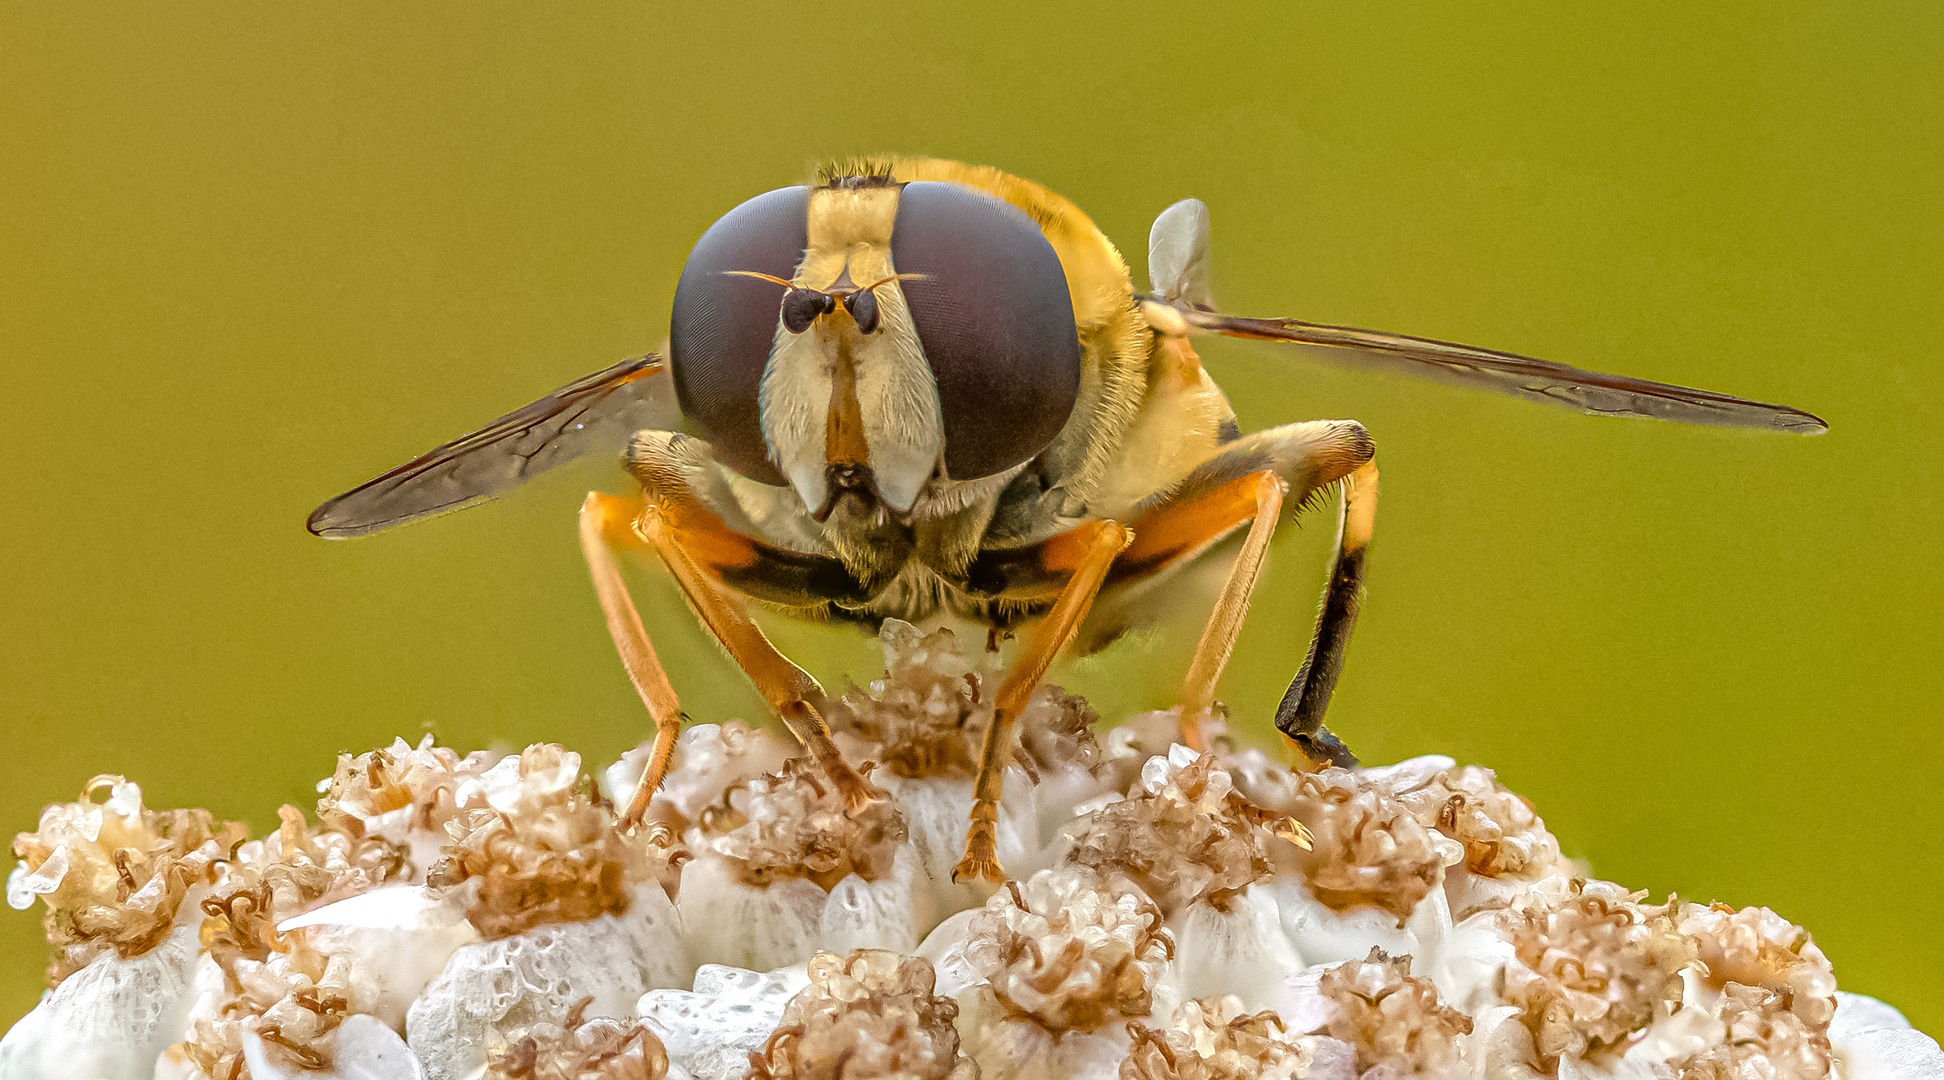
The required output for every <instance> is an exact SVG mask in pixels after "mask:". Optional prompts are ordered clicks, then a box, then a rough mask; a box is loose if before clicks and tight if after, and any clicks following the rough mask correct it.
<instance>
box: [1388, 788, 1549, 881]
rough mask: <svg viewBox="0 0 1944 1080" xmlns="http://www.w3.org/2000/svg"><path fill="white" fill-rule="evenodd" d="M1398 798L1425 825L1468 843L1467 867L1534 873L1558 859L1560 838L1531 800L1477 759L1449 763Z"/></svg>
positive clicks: (1495, 873) (1494, 873)
mask: <svg viewBox="0 0 1944 1080" xmlns="http://www.w3.org/2000/svg"><path fill="white" fill-rule="evenodd" d="M1397 801H1398V802H1399V803H1400V804H1402V805H1403V806H1404V807H1406V808H1407V809H1409V810H1410V811H1411V813H1412V814H1413V815H1414V816H1415V817H1416V818H1417V820H1418V823H1419V824H1421V825H1423V826H1424V827H1425V828H1427V829H1435V830H1437V831H1438V832H1440V833H1443V834H1444V835H1446V836H1448V837H1450V838H1451V839H1453V840H1456V841H1458V842H1459V843H1460V844H1463V845H1464V846H1465V863H1464V865H1465V869H1467V870H1469V871H1471V872H1472V873H1474V874H1481V875H1484V876H1486V877H1507V876H1512V875H1523V876H1528V877H1536V876H1538V875H1541V874H1545V873H1548V872H1550V871H1551V870H1552V869H1553V868H1554V867H1555V866H1557V865H1558V863H1559V842H1558V841H1556V840H1554V839H1553V836H1552V834H1551V833H1549V832H1547V831H1546V823H1545V822H1543V821H1541V820H1539V815H1537V814H1535V813H1533V812H1532V804H1531V803H1529V802H1527V801H1526V800H1525V799H1523V798H1521V797H1520V796H1518V795H1515V794H1513V793H1512V792H1511V791H1508V790H1507V789H1506V788H1505V786H1504V785H1502V784H1500V783H1499V782H1498V775H1497V774H1496V773H1494V772H1492V770H1490V769H1487V768H1484V767H1482V766H1478V765H1467V766H1465V767H1463V768H1460V769H1449V770H1446V771H1443V772H1440V773H1438V774H1437V775H1436V776H1433V777H1432V778H1431V779H1430V780H1429V781H1428V782H1426V783H1424V784H1421V785H1417V786H1414V787H1411V788H1410V789H1408V790H1400V791H1398V792H1397Z"/></svg>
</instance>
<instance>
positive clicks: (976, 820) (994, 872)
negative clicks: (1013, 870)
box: [952, 802, 1006, 885]
mask: <svg viewBox="0 0 1944 1080" xmlns="http://www.w3.org/2000/svg"><path fill="white" fill-rule="evenodd" d="M998 818H999V808H998V807H996V806H994V805H992V804H991V803H987V802H975V803H973V804H972V827H971V828H970V829H967V830H966V833H965V857H964V858H962V859H960V860H959V861H958V865H957V866H954V867H953V868H952V881H953V883H954V884H956V883H958V882H962V881H978V880H981V879H984V880H986V881H990V882H992V883H994V884H995V885H996V884H998V883H999V882H1002V881H1004V880H1006V871H1005V870H1004V869H1003V868H1001V867H1000V865H999V842H998V839H997V836H996V831H995V823H996V822H997V821H998Z"/></svg>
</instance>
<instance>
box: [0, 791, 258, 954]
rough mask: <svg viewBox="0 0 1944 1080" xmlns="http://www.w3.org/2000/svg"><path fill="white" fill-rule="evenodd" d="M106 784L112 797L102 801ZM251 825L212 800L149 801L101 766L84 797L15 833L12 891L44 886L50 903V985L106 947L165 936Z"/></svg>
mask: <svg viewBox="0 0 1944 1080" xmlns="http://www.w3.org/2000/svg"><path fill="white" fill-rule="evenodd" d="M103 789H107V790H109V792H110V795H109V798H108V799H107V800H106V801H105V802H104V803H96V802H95V801H94V800H93V795H94V794H95V793H96V792H98V791H101V790H103ZM247 835H248V832H247V830H245V829H244V827H243V826H242V825H241V824H239V823H237V822H233V821H232V822H220V823H219V822H218V821H217V820H216V818H215V815H213V814H211V813H210V812H209V811H207V810H166V811H155V810H148V809H144V808H143V806H142V793H141V789H140V788H139V787H137V786H136V785H134V784H131V783H129V782H128V781H126V780H124V779H123V778H121V777H119V776H97V777H95V778H94V779H93V780H91V781H89V782H88V786H87V788H86V789H85V790H84V791H83V792H82V795H81V799H80V801H78V802H73V803H54V804H52V805H50V806H48V807H47V808H46V809H45V810H43V811H41V817H40V827H39V828H38V829H37V830H36V831H34V832H30V833H21V834H19V835H18V836H16V837H15V838H14V855H15V856H16V857H17V858H19V859H20V868H19V869H17V870H16V871H15V872H14V873H15V877H14V878H13V879H12V880H11V881H10V882H9V887H8V891H9V894H10V895H9V899H10V900H12V901H13V902H14V903H15V906H17V907H25V906H26V905H27V904H28V903H29V902H31V896H32V895H35V894H38V895H39V896H40V898H41V901H42V903H44V904H46V905H47V918H46V921H45V928H46V931H47V941H48V944H49V945H50V946H52V947H53V950H54V956H53V958H52V960H51V961H50V963H49V965H48V983H49V985H54V984H57V983H59V982H60V981H61V980H62V979H64V978H66V977H67V976H68V975H70V974H72V973H73V972H75V971H78V970H80V969H81V968H82V967H84V966H86V965H87V963H88V962H89V961H91V960H93V959H94V958H95V957H97V956H100V955H102V954H104V953H106V952H109V951H113V952H114V953H115V954H116V955H118V956H120V957H121V958H122V959H125V960H126V959H132V958H134V957H137V956H140V955H142V954H143V953H146V952H148V951H149V950H150V949H153V948H155V947H156V946H157V945H159V944H161V943H162V941H163V939H165V938H167V937H168V936H169V931H170V929H171V928H172V926H173V924H174V923H175V920H176V915H177V913H178V912H179V911H180V910H181V907H182V901H183V899H184V898H185V897H186V896H187V895H188V891H189V888H190V887H191V886H192V885H198V884H203V883H206V882H208V881H210V880H211V879H212V878H213V877H214V876H215V867H216V863H217V861H218V860H220V859H221V858H223V857H224V856H226V855H227V854H228V853H229V849H230V848H231V847H233V846H234V845H236V844H238V843H240V842H242V840H243V839H244V837H245V836H247ZM22 892H24V893H26V894H27V895H26V897H25V898H23V897H22V896H20V895H19V894H20V893H22Z"/></svg>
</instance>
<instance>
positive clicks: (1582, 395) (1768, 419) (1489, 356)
mask: <svg viewBox="0 0 1944 1080" xmlns="http://www.w3.org/2000/svg"><path fill="white" fill-rule="evenodd" d="M1207 265H1208V210H1207V208H1206V207H1205V206H1203V205H1202V204H1201V203H1200V202H1199V201H1198V200H1195V199H1184V200H1183V201H1181V202H1179V203H1176V204H1175V205H1173V206H1171V207H1169V208H1168V209H1167V210H1165V211H1162V213H1161V216H1160V217H1157V218H1156V219H1155V221H1154V230H1153V232H1152V233H1151V234H1150V235H1149V238H1148V267H1149V270H1150V272H1151V273H1152V275H1153V286H1154V291H1153V292H1152V293H1151V294H1149V295H1147V296H1144V297H1141V298H1140V299H1141V300H1142V301H1143V302H1144V303H1149V304H1159V305H1164V306H1165V308H1167V309H1169V311H1171V312H1172V313H1173V315H1174V316H1176V317H1178V318H1179V320H1180V323H1181V324H1184V327H1183V328H1184V329H1187V330H1189V331H1190V332H1193V331H1199V332H1202V333H1216V334H1225V335H1227V336H1229V337H1241V338H1257V339H1260V340H1265V341H1282V342H1289V343H1292V344H1298V345H1314V346H1321V347H1323V348H1324V349H1327V350H1328V352H1327V353H1323V354H1321V355H1324V356H1326V357H1329V358H1333V359H1338V360H1344V361H1349V362H1351V363H1355V364H1357V365H1359V366H1371V367H1384V368H1389V369H1392V370H1397V371H1404V372H1407V373H1410V374H1413V375H1422V376H1429V377H1432V378H1438V379H1442V380H1444V381H1447V382H1458V383H1463V384H1466V385H1470V386H1479V387H1483V388H1486V389H1490V390H1497V391H1500V392H1501V393H1508V394H1512V395H1515V396H1517V397H1522V398H1525V399H1527V400H1528V401H1539V402H1544V403H1546V404H1549V405H1563V406H1566V407H1567V408H1573V409H1578V410H1580V411H1581V412H1585V413H1591V414H1594V415H1599V416H1646V417H1653V418H1655V419H1658V420H1675V421H1680V422H1683V423H1689V424H1715V425H1721V426H1726V427H1752V428H1766V429H1769V430H1772V431H1786V432H1791V433H1794V434H1798V435H1819V434H1821V433H1823V432H1824V431H1827V430H1828V429H1829V425H1828V424H1826V423H1824V422H1823V420H1822V418H1821V417H1818V416H1816V415H1814V414H1813V413H1806V412H1803V411H1802V410H1801V409H1792V408H1790V407H1788V406H1787V405H1770V404H1766V403H1764V402H1760V401H1750V400H1748V399H1746V398H1738V397H1730V396H1729V395H1727V394H1717V393H1715V392H1713V391H1711V390H1696V389H1692V388H1690V387H1686V386H1674V385H1672V384H1670V383H1658V382H1650V381H1648V380H1646V379H1634V378H1629V377H1628V376H1625V375H1607V374H1604V373H1602V372H1598V371H1587V370H1585V369H1583V368H1576V367H1569V366H1568V365H1566V364H1556V363H1553V362H1552V361H1550V360H1539V359H1535V358H1533V357H1530V356H1520V355H1519V354H1517V353H1509V352H1499V351H1498V350H1496V349H1481V348H1478V347H1476V346H1473V345H1460V344H1457V343H1456V342H1450V341H1439V340H1437V339H1435V338H1421V337H1411V336H1409V335H1407V334H1389V333H1384V332H1382V331H1377V330H1360V329H1358V328H1356V327H1352V326H1331V325H1328V324H1325V323H1311V322H1302V321H1300V320H1297V319H1248V318H1241V317H1238V316H1234V315H1224V314H1222V313H1220V312H1218V311H1216V310H1214V305H1213V303H1212V301H1211V300H1210V299H1209V289H1208V281H1207ZM1164 314H1166V312H1164ZM1169 321H1170V322H1172V321H1173V319H1170V320H1169Z"/></svg>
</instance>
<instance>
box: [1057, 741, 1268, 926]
mask: <svg viewBox="0 0 1944 1080" xmlns="http://www.w3.org/2000/svg"><path fill="white" fill-rule="evenodd" d="M1263 820H1264V818H1263V815H1262V814H1261V813H1260V812H1258V811H1256V810H1255V808H1253V807H1251V806H1249V805H1248V804H1247V802H1245V801H1244V800H1243V799H1242V797H1241V796H1240V795H1238V794H1236V792H1235V789H1234V785H1233V783H1232V782H1231V781H1230V779H1229V774H1228V773H1226V772H1224V771H1223V770H1221V769H1219V768H1217V767H1216V765H1215V759H1214V757H1212V756H1210V755H1207V754H1197V753H1195V752H1194V751H1193V750H1190V749H1188V748H1187V747H1182V746H1178V747H1176V748H1175V749H1174V750H1173V751H1171V752H1170V753H1169V755H1168V756H1167V757H1165V758H1161V757H1157V758H1152V759H1150V760H1149V761H1148V763H1147V766H1146V767H1145V768H1144V769H1143V770H1142V772H1141V780H1140V783H1139V784H1138V785H1137V786H1136V787H1135V788H1134V789H1133V791H1132V792H1130V793H1129V795H1128V797H1127V798H1125V799H1122V800H1120V801H1119V802H1113V803H1109V804H1107V805H1106V806H1104V807H1101V808H1100V809H1098V810H1096V811H1094V812H1093V813H1091V814H1088V815H1087V816H1086V817H1085V818H1084V819H1083V820H1082V821H1081V822H1080V823H1079V824H1078V825H1077V826H1075V830H1074V837H1073V847H1072V849H1071V850H1070V851H1069V852H1068V854H1067V859H1068V861H1069V862H1071V863H1073V864H1074V865H1077V866H1085V867H1088V868H1090V869H1093V870H1095V871H1097V872H1099V873H1101V874H1103V875H1119V876H1122V877H1124V878H1126V879H1127V880H1128V881H1130V882H1132V883H1133V884H1134V885H1136V886H1138V887H1139V889H1140V890H1141V891H1142V892H1143V893H1145V894H1146V895H1148V896H1150V897H1152V898H1153V899H1154V901H1155V902H1156V903H1158V904H1160V906H1161V909H1162V910H1163V911H1166V912H1169V913H1173V912H1176V911H1179V910H1181V909H1183V908H1186V907H1188V906H1189V905H1191V904H1194V903H1196V902H1197V901H1201V900H1214V901H1218V902H1219V901H1220V900H1221V899H1222V898H1223V897H1225V896H1227V895H1229V894H1232V893H1234V892H1237V891H1239V890H1241V889H1243V888H1245V887H1247V886H1248V885H1249V884H1250V883H1251V882H1253V881H1255V880H1256V879H1258V878H1260V877H1262V876H1263V875H1265V874H1267V873H1268V872H1269V860H1268V854H1267V850H1266V848H1265V846H1264V836H1263V832H1262V829H1261V828H1260V824H1261V822H1262V821H1263Z"/></svg>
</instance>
